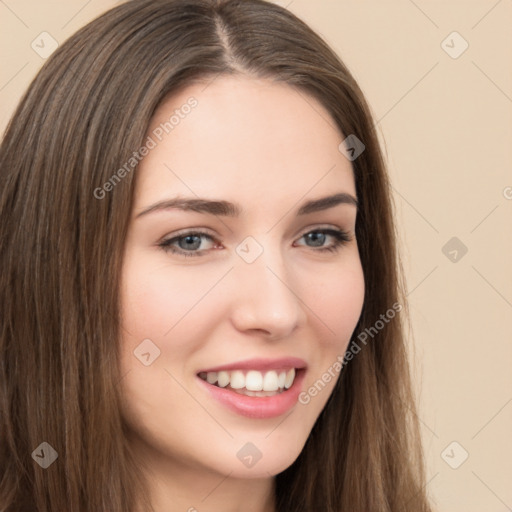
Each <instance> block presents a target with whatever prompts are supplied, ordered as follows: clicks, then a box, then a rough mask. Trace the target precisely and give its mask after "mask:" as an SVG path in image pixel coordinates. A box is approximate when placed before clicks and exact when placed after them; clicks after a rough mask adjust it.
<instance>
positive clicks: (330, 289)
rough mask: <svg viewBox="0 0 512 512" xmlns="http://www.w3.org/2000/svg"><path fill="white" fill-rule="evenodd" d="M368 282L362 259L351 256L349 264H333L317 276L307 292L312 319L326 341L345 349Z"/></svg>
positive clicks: (358, 314) (357, 317)
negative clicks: (365, 278)
mask: <svg viewBox="0 0 512 512" xmlns="http://www.w3.org/2000/svg"><path fill="white" fill-rule="evenodd" d="M364 290H365V282H364V275H363V270H362V267H361V263H360V261H359V258H358V257H357V258H355V257H354V258H352V259H351V261H349V262H347V264H346V265H339V266H336V267H334V266H333V267H331V268H330V269H329V270H326V271H325V272H323V273H322V274H321V276H318V275H317V278H316V279H315V280H314V284H312V285H308V287H307V290H306V292H305V293H304V297H305V299H304V300H305V302H306V304H307V305H308V306H309V308H310V309H311V315H310V318H313V319H315V320H314V321H315V322H317V325H318V328H319V329H320V331H321V332H325V333H326V335H325V336H322V339H323V340H324V343H326V344H328V345H332V346H333V348H336V349H342V348H343V346H344V345H346V344H348V342H349V341H350V340H349V338H350V336H351V335H352V333H353V331H354V329H355V327H356V325H357V322H358V320H359V316H360V315H361V310H362V307H363V303H364V294H365V291H364Z"/></svg>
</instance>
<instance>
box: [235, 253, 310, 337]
mask: <svg viewBox="0 0 512 512" xmlns="http://www.w3.org/2000/svg"><path fill="white" fill-rule="evenodd" d="M232 274H233V275H232V279H234V282H235V283H236V284H235V286H236V291H235V292H234V293H233V295H232V297H233V302H232V308H233V309H232V315H231V318H232V322H233V325H234V326H235V327H236V329H238V330H239V331H241V332H245V333H247V332H252V331H254V332H255V333H259V334H260V335H263V336H265V337H266V338H267V339H272V340H274V339H280V338H286V337H287V336H290V335H291V334H292V333H293V331H294V330H296V329H297V328H298V327H299V326H301V325H302V324H303V323H304V322H305V320H306V312H305V310H304V307H305V305H304V302H303V300H302V298H301V297H299V292H300V290H298V289H297V281H296V280H294V279H293V278H292V277H291V276H292V273H291V271H290V269H289V268H288V267H287V265H286V263H285V262H284V261H283V258H282V255H281V254H280V253H279V251H276V252H274V253H272V254H271V253H270V251H269V250H267V249H265V250H264V251H263V253H262V254H261V255H260V256H259V257H258V258H257V259H256V260H255V261H254V262H252V263H247V262H245V261H243V260H242V259H240V260H238V261H237V262H236V264H235V268H234V269H233V272H232Z"/></svg>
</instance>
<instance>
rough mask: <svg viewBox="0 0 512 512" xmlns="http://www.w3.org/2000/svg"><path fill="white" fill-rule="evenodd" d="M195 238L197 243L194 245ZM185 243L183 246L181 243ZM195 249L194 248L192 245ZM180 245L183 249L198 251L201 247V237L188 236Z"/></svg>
mask: <svg viewBox="0 0 512 512" xmlns="http://www.w3.org/2000/svg"><path fill="white" fill-rule="evenodd" d="M194 238H195V239H196V243H195V245H194ZM182 241H185V244H182V243H181V242H182ZM191 244H192V245H193V247H192V245H191ZM179 245H180V247H181V248H182V249H198V248H199V246H200V245H201V237H200V236H199V235H187V236H184V237H183V238H181V240H180V241H179Z"/></svg>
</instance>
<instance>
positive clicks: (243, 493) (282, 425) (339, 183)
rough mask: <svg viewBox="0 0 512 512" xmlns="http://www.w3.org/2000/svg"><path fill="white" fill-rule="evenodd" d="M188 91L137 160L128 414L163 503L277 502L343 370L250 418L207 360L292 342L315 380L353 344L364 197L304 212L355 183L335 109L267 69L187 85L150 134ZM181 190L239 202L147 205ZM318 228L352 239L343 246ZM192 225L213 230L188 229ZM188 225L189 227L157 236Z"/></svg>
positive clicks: (130, 248) (129, 259)
mask: <svg viewBox="0 0 512 512" xmlns="http://www.w3.org/2000/svg"><path fill="white" fill-rule="evenodd" d="M191 96H193V97H194V98H195V99H196V100H197V102H198V103H197V106H196V107H195V108H194V109H192V110H191V111H190V113H189V114H188V115H186V116H184V117H183V118H180V121H179V124H177V125H176V126H175V127H174V129H173V130H172V131H171V132H170V133H169V134H168V135H166V136H165V137H163V138H162V141H159V142H158V144H157V146H156V147H155V148H154V149H151V151H150V152H149V154H148V155H147V156H146V157H145V158H144V159H143V161H142V162H141V164H140V166H139V168H138V169H137V171H136V172H137V173H138V176H137V179H138V182H137V189H136V198H135V206H134V209H133V212H132V213H133V215H132V219H131V225H130V229H129V233H128V238H127V243H126V252H125V260H124V267H123V275H122V314H123V339H122V370H123V371H122V373H123V375H124V374H126V376H125V377H124V378H123V380H122V387H123V397H124V406H123V415H124V417H125V418H126V419H127V422H128V424H129V426H130V429H131V433H130V438H131V440H132V442H133V445H134V447H135V448H136V450H137V453H138V454H139V455H140V459H141V461H143V462H144V465H143V466H142V465H141V470H144V471H146V472H147V475H148V477H149V482H150V491H151V496H152V501H153V506H154V510H155V512H186V511H189V512H194V511H196V510H197V511H198V512H204V511H208V512H220V511H222V512H236V511H240V512H242V511H243V512H274V510H275V508H274V505H275V504H274V477H275V475H277V474H278V473H280V472H282V471H283V470H285V469H286V468H287V467H289V466H290V465H291V464H292V463H293V462H294V461H295V459H296V458H297V457H298V455H299V454H300V452H301V450H302V448H303V446H304V444H305V442H306V440H307V438H308V436H309V433H310V431H311V429H312V427H313V425H314V423H315V421H316V419H317V418H318V416H319V414H320V412H321V411H322V409H323V407H324V405H325V403H326V402H327V399H328V398H329V396H330V394H331V392H332V390H333V388H334V385H335V383H336V381H337V377H338V375H336V378H333V379H331V380H330V382H328V383H327V384H326V385H325V388H324V389H323V390H322V391H320V392H319V393H318V394H317V395H316V396H315V397H312V398H311V400H310V401H309V403H307V404H301V403H298V402H297V403H296V404H295V405H294V406H293V407H292V408H291V409H290V410H289V411H287V412H286V414H282V415H281V416H278V417H272V418H259V419H255V418H249V417H246V416H244V415H241V414H238V413H236V412H234V411H232V410H230V409H228V408H227V407H226V406H225V405H223V404H221V403H219V402H218V401H216V400H214V399H212V398H211V397H210V395H209V394H208V393H207V392H206V391H205V386H203V385H201V384H202V383H201V382H200V381H199V377H198V375H197V374H198V372H199V371H200V370H201V369H204V368H209V367H214V366H216V365H222V364H226V363H233V362H239V361H241V360H245V359H252V358H262V357H263V358H272V359H273V358H281V357H289V356H293V357H298V358H301V359H303V360H304V361H305V363H306V364H307V368H306V370H305V374H304V381H303V383H302V389H303V390H308V389H309V388H310V387H311V386H312V385H313V384H314V383H315V382H316V381H318V379H320V378H321V376H322V375H323V374H325V372H326V371H327V370H328V369H329V368H332V366H333V363H334V362H335V361H336V360H337V357H338V356H339V355H343V354H344V353H345V350H346V348H347V345H348V343H349V341H350V338H351V336H352V333H353V330H354V328H355V326H356V324H357V321H358V319H359V315H360V313H361V309H362V305H363V300H364V277H363V272H362V268H361V262H360V258H359V251H358V246H357V240H356V238H355V223H356V214H357V208H356V206H354V205H353V204H350V203H347V202H345V203H343V202H342V203H339V204H337V205H335V206H332V207H330V208H327V209H324V210H321V211H316V212H313V213H308V214H305V215H297V212H298V210H299V208H300V207H301V205H303V204H304V203H305V202H306V201H309V200H312V199H318V198H322V197H326V196H331V195H334V194H336V193H345V194H349V195H351V196H353V197H356V190H355V182H354V176H353V170H352V166H351V163H350V161H349V160H347V158H345V156H344V155H343V154H342V153H341V152H340V151H339V149H338V146H339V144H340V142H341V141H342V140H343V139H344V138H345V135H343V134H341V133H340V132H339V131H337V130H335V129H334V128H333V127H334V126H335V124H334V121H333V120H332V118H330V116H329V114H328V112H327V111H326V110H325V109H324V108H323V107H322V106H321V105H320V104H319V103H318V102H317V101H316V100H314V99H313V98H312V97H309V96H307V95H305V94H304V93H302V92H301V93H300V94H299V93H298V92H297V91H295V90H294V89H292V88H291V87H289V86H287V85H283V84H276V83H273V82H270V81H267V80H257V79H254V78H248V77H223V76H221V77H217V78H216V79H215V80H214V81H213V82H212V83H211V84H210V85H208V87H206V88H205V84H195V85H192V86H189V87H188V88H186V89H184V90H183V91H181V92H180V93H179V94H177V95H175V96H173V97H172V98H170V99H168V100H167V101H166V102H165V103H163V104H162V105H161V106H160V108H159V109H158V111H157V112H156V114H155V116H154V118H153V120H152V123H151V126H150V128H149V131H148V134H151V133H152V132H153V130H155V129H156V128H157V127H158V126H159V125H160V123H162V122H164V121H166V120H168V119H169V118H170V116H171V115H172V114H173V111H174V110H175V109H177V108H178V109H179V108H180V106H182V105H183V104H185V103H186V102H187V99H188V98H190V97H191ZM177 196H179V197H187V198H196V199H197V197H201V198H207V199H211V200H213V199H215V200H225V201H230V202H233V203H237V204H239V206H240V207H241V209H242V213H241V215H240V216H239V217H230V216H221V215H212V214H206V213H198V212H194V211H190V210H187V211H182V210H178V209H174V208H169V209H160V210H154V211H152V212H148V213H145V214H143V215H140V216H138V215H139V214H140V213H141V212H143V211H144V210H145V209H147V208H148V207H150V206H151V205H154V204H155V203H158V202H159V201H163V200H166V199H171V198H175V197H177ZM321 229H330V230H336V231H340V230H342V231H345V232H346V233H347V235H348V238H349V240H348V241H343V242H341V243H340V245H338V246H336V237H335V236H333V235H332V234H325V232H322V231H321ZM187 231H189V232H190V231H201V232H205V233H206V235H204V236H199V237H195V238H194V237H192V238H188V239H186V236H185V235H186V232H187ZM184 233H185V234H184ZM308 233H313V234H310V235H308ZM315 233H316V234H315ZM177 235H180V236H182V237H185V238H181V241H179V240H174V241H171V243H170V244H169V243H168V246H167V250H165V248H164V247H161V246H160V245H159V244H160V243H161V242H162V241H167V242H169V240H171V239H173V238H174V239H175V238H176V237H177ZM247 237H252V239H253V240H255V241H256V242H257V244H254V242H252V241H250V244H252V245H248V246H246V247H247V248H248V250H249V252H250V251H253V252H252V254H254V251H259V249H258V246H259V247H260V248H261V250H262V252H261V254H259V256H258V257H257V258H256V259H255V260H254V261H253V262H251V263H248V262H247V261H245V260H244V259H243V258H242V257H241V256H240V254H242V253H239V252H237V250H236V249H237V247H239V245H240V244H241V242H243V241H244V240H246V239H247ZM187 244H188V245H187ZM169 245H170V246H171V247H172V248H174V249H175V250H176V251H180V252H179V253H173V252H171V251H170V249H169ZM189 247H190V248H189ZM326 247H335V250H333V251H327V250H324V251H321V250H320V249H322V248H326ZM185 252H188V253H192V252H194V253H200V254H201V255H200V256H185V255H184V254H183V253H185ZM145 339H149V340H151V343H153V344H154V345H155V346H156V347H158V350H159V351H160V355H159V357H158V358H156V359H155V360H154V362H153V363H152V364H151V365H149V366H145V365H144V364H142V363H141V361H140V360H139V359H138V358H137V357H135V356H134V350H135V349H136V348H137V347H138V346H139V345H140V344H141V342H142V341H143V340H145ZM148 346H150V345H148ZM247 443H252V444H253V445H254V446H256V447H257V449H258V450H259V452H260V453H261V455H262V456H261V459H260V460H258V462H257V463H256V464H254V465H253V466H252V467H248V466H247V465H246V464H244V463H242V461H241V460H240V458H239V457H238V456H237V453H238V452H239V450H240V449H241V448H242V447H243V446H244V445H246V444H247ZM143 468H144V469H143Z"/></svg>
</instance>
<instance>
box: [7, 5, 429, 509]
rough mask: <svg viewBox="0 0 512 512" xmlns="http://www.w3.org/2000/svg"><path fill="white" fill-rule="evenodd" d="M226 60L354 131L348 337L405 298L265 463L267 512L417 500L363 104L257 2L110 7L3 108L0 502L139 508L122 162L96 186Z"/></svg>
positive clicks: (381, 202) (346, 75)
mask: <svg viewBox="0 0 512 512" xmlns="http://www.w3.org/2000/svg"><path fill="white" fill-rule="evenodd" d="M232 73H245V74H247V75H249V76H254V77H261V78H269V79H271V80H276V81H280V82H284V83H287V84H289V85H291V86H293V87H295V88H297V90H298V91H302V92H304V93H307V94H310V95H312V96H313V97H315V98H316V99H317V100H318V101H320V102H321V104H323V105H324V106H325V107H326V108H327V109H328V111H329V112H330V113H331V115H332V118H333V119H334V121H335V122H336V125H337V126H336V128H337V129H339V130H340V132H341V133H342V134H344V135H345V136H347V135H349V134H353V135H355V136H357V138H358V139H360V140H361V141H363V143H364V145H365V150H364V151H363V153H362V154H361V155H360V156H359V157H358V158H357V159H355V160H354V161H353V162H352V165H353V170H354V176H355V182H356V191H357V196H358V199H359V210H358V216H357V223H356V236H357V240H358V246H359V251H360V258H361V262H362V266H363V271H364V276H365V283H366V284H365V286H366V289H365V294H366V295H365V303H364V306H363V311H362V314H361V317H360V319H359V322H358V325H357V327H356V330H355V331H354V340H353V341H352V344H351V346H350V348H351V349H353V348H354V345H355V344H357V341H356V340H357V334H358V333H362V332H364V330H365V329H369V328H370V327H372V326H374V324H375V323H376V321H377V320H379V318H381V315H382V314H384V313H386V311H388V310H389V309H390V308H391V307H392V305H393V304H395V305H396V304H400V305H401V306H403V310H402V312H401V313H400V315H397V318H395V319H393V320H392V321H389V322H387V323H386V324H385V325H384V326H383V327H382V328H381V329H379V332H378V334H377V335H375V337H373V336H372V339H371V341H370V342H369V343H367V344H365V346H364V347H362V349H361V350H360V352H359V353H358V354H357V356H355V357H354V358H353V359H352V360H351V361H350V362H349V363H348V364H347V365H345V366H344V368H343V370H342V372H341V376H340V378H339V380H338V382H337V384H336V387H335V389H334V391H333V393H332V395H331V396H330V398H329V400H328V402H327V404H326V406H325V408H324V410H323V411H322V413H321V415H320V417H319V418H318V421H317V422H316V424H315V425H314V428H313V430H312V432H311V434H310V436H309V438H308V440H307V442H306V445H305V447H304V449H303V451H302V452H301V454H300V455H299V457H298V458H297V459H296V460H295V462H294V463H293V464H292V465H291V466H290V467H289V468H287V469H286V470H285V471H283V472H282V473H280V474H279V475H277V476H276V504H277V511H279V512H299V511H305V512H312V511H323V512H349V511H350V512H375V511H379V512H386V511H387V512H391V511H392V512H400V511H404V512H405V511H407V512H427V511H430V506H429V504H428V500H427V498H426V495H425V491H424V473H423V471H424V469H423V459H422V450H421V445H420V437H419V433H418V430H419V429H418V423H417V419H416V417H415V405H414V400H413V393H412V391H411V383H410V376H409V370H408V359H407V352H406V345H405V342H404V337H405V336H404V331H405V329H404V323H403V322H404V319H405V318H406V316H405V315H406V313H407V307H406V303H405V294H404V284H403V282H402V278H401V276H402V270H401V265H400V259H399V256H398V254H397V250H396V232H395V226H394V222H393V205H392V200H391V194H390V184H389V181H388V177H387V172H386V168H385V163H384V160H383V156H382V153H381V149H380V148H379V144H378V139H377V134H376V131H375V125H374V122H373V120H372V114H371V111H370V109H369V107H368V105H367V103H366V101H365V99H364V97H363V94H362V92H361V90H360V88H359V87H358V85H357V84H356V82H355V80H354V78H353V77H352V75H351V74H350V72H349V71H348V69H347V68H346V67H345V65H344V64H343V63H342V61H341V60H340V59H339V57H338V56H337V55H336V54H335V53H334V52H333V51H332V50H331V49H330V48H329V47H328V45H327V44H326V43H325V42H324V41H323V40H322V39H321V38H320V37H319V36H318V35H317V34H315V33H314V32H313V31H312V30H311V29H310V28H309V27H308V26H307V25H305V24H304V23H303V22H302V21H300V20H299V19H298V18H297V17H296V16H294V15H293V14H291V13H290V12H288V11H287V10H285V9H283V8H281V7H279V6H277V5H274V4H271V3H268V2H265V1H262V0H218V1H214V0H211V1H208V0H134V1H130V2H127V3H125V4H121V5H119V6H117V7H115V8H114V9H112V10H110V11H108V12H107V13H105V14H104V15H102V16H100V17H99V18H97V19H96V20H94V21H92V22H91V23H89V24H88V25H87V26H85V27H84V28H82V29H81V30H79V31H78V32H77V33H76V34H75V35H73V36H72V37H71V38H70V39H69V40H67V41H66V42H65V43H64V44H62V45H61V46H60V47H59V48H58V49H57V50H56V51H55V53H54V54H53V55H52V56H51V57H50V58H49V59H48V61H47V62H46V63H45V65H44V66H43V67H42V69H41V71H40V72H39V73H38V75H37V76H36V78H35V79H34V80H33V82H32V84H31V85H30V87H29V89H28V91H27V92H26V93H25V95H24V97H23V98H22V100H21V102H20V104H19V106H18V108H17V110H16V112H15V113H14V115H13V117H12V119H11V121H10V123H9V125H8V128H7V131H6V134H5V136H4V139H3V141H2V145H1V150H0V219H1V222H0V243H1V245H0V269H1V273H0V321H1V326H0V407H1V417H0V509H1V510H3V511H21V510H30V511H36V510H37V511H39V512H50V511H51V512H56V511H59V512H60V511H64V510H65V511H72V512H86V511H87V512H89V511H94V512H127V511H130V512H132V511H133V510H134V508H135V504H136V503H139V502H140V503H143V504H144V506H145V508H144V510H151V507H150V504H149V496H148V493H147V492H145V489H146V487H145V482H143V481H142V480H141V479H140V478H139V476H138V473H137V467H136V465H135V464H134V460H135V459H134V454H133V453H132V451H131V448H130V446H129V444H128V442H127V440H126V426H125V424H124V422H123V418H122V417H121V415H120V406H119V404H120V397H119V387H118V384H119V381H120V379H121V378H122V375H120V371H119V365H118V349H119V347H118V345H119V343H116V342H115V340H119V339H120V329H121V326H120V321H119V279H120V270H121V266H122V254H123V250H124V243H125V236H126V232H127V227H128V222H129V215H130V210H131V206H132V199H133V193H134V187H135V183H136V175H137V172H136V169H134V170H133V171H132V172H127V173H126V175H125V176H124V177H123V179H122V180H121V181H120V182H119V183H117V184H116V186H115V187H113V190H111V191H109V193H106V194H103V196H102V198H100V199H98V198H97V194H96V195H95V194H94V191H95V190H97V189H98V188H99V187H100V188H101V187H102V186H103V185H104V184H105V183H106V182H108V181H109V180H110V179H111V178H112V175H113V174H114V173H115V172H116V170H117V169H119V168H120V167H121V166H122V165H123V163H124V162H127V161H128V160H129V159H130V157H132V155H133V152H134V151H136V150H137V149H138V148H140V147H141V146H142V145H143V143H144V137H145V134H146V130H147V127H148V125H149V122H150V120H151V118H152V115H153V113H154V112H155V109H156V108H157V107H158V105H159V104H160V103H161V102H162V101H163V100H164V99H165V98H166V97H167V96H168V95H169V94H172V93H173V92H176V91H177V90H178V89H180V88H182V87H185V86H187V85H188V84H190V83H192V82H193V81H194V80H206V79H214V78H215V77H216V76H218V75H222V74H232ZM340 142H341V139H340ZM381 323H382V322H381ZM374 330H375V328H374ZM366 332H369V331H366ZM359 345H360V343H359ZM43 442H46V443H48V444H49V445H50V446H51V447H53V449H55V451H56V452H57V453H58V459H57V461H56V462H55V463H53V464H51V465H50V466H49V467H48V468H46V469H43V468H41V467H40V466H39V465H38V464H36V462H35V460H36V459H35V457H34V455H33V453H34V450H36V448H38V449H39V450H41V449H47V445H43V447H42V448H41V443H43Z"/></svg>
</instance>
